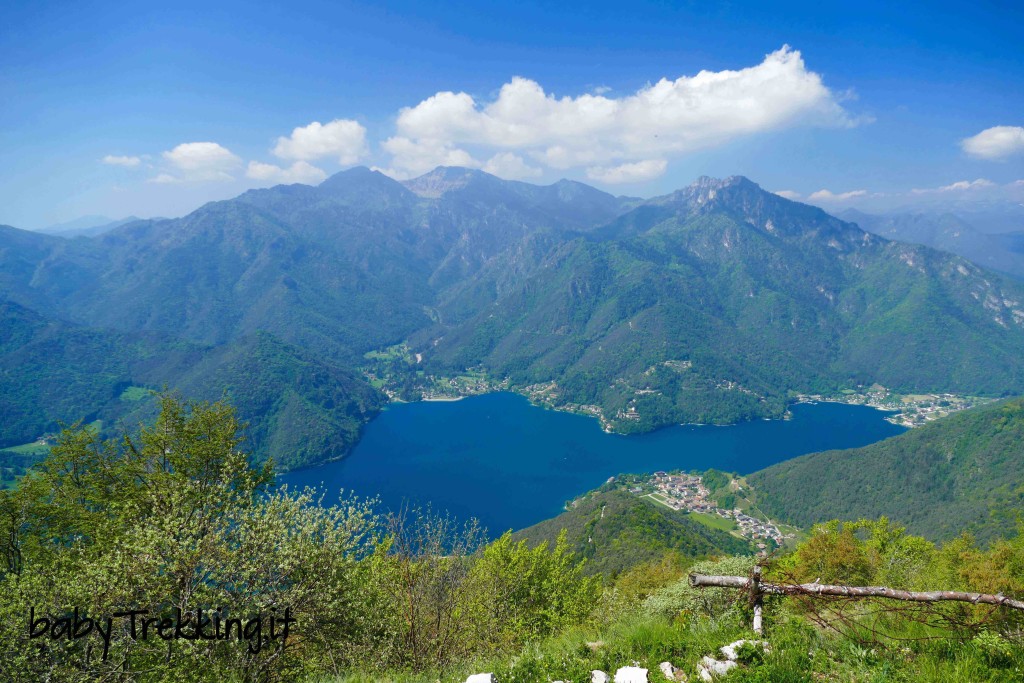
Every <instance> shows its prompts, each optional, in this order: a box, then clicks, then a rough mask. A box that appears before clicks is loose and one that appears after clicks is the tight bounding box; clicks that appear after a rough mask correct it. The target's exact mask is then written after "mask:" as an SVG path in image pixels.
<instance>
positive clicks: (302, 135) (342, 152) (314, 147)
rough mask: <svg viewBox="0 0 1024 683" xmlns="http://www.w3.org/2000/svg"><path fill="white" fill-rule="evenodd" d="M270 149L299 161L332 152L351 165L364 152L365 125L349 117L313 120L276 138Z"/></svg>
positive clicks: (278, 155) (328, 154)
mask: <svg viewBox="0 0 1024 683" xmlns="http://www.w3.org/2000/svg"><path fill="white" fill-rule="evenodd" d="M273 151H274V155H275V156H277V157H280V158H281V159H291V160H299V161H312V160H314V159H321V158H323V157H332V156H333V157H336V158H337V159H338V163H340V164H341V165H343V166H350V165H352V164H355V163H357V162H358V161H359V160H360V159H361V158H363V156H365V155H366V128H364V127H363V126H362V125H361V124H360V123H359V122H358V121H353V120H351V119H335V120H334V121H331V122H329V123H325V124H321V123H320V122H319V121H314V122H313V123H311V124H309V125H308V126H302V127H299V128H296V129H294V130H293V131H292V134H291V135H290V136H288V137H280V138H278V139H277V144H276V145H275V146H274V150H273Z"/></svg>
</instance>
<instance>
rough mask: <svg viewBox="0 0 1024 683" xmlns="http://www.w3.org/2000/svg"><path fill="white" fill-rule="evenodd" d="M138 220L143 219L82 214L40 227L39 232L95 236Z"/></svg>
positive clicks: (67, 235) (64, 235)
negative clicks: (79, 216)
mask: <svg viewBox="0 0 1024 683" xmlns="http://www.w3.org/2000/svg"><path fill="white" fill-rule="evenodd" d="M137 220H141V219H140V218H138V217H136V216H128V217H127V218H122V219H120V220H114V219H113V218H107V217H106V216H82V217H81V218H76V219H74V220H70V221H67V222H65V223H55V224H54V225H49V226H47V227H45V228H40V229H39V232H42V233H46V234H47V235H60V236H61V237H78V236H80V235H81V236H84V237H94V236H96V235H102V234H103V233H105V232H110V231H111V230H113V229H114V228H119V227H121V226H122V225H125V224H127V223H131V222H133V221H137Z"/></svg>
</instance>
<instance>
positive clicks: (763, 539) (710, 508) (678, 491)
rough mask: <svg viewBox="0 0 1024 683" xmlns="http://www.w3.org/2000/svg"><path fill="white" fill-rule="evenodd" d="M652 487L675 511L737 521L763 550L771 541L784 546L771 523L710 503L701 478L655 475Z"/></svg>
mask: <svg viewBox="0 0 1024 683" xmlns="http://www.w3.org/2000/svg"><path fill="white" fill-rule="evenodd" d="M653 484H654V487H655V489H657V491H658V493H659V494H660V497H659V500H661V501H662V502H663V503H665V505H668V506H669V507H671V508H673V509H675V510H684V511H686V512H703V513H705V514H715V515H718V516H720V517H725V518H726V519H732V520H735V521H736V526H737V527H739V532H740V533H741V534H742V535H743V536H744V538H749V539H751V540H753V541H755V542H757V544H758V548H760V549H762V550H764V549H765V548H767V546H768V542H769V541H771V542H772V543H774V544H775V545H777V546H781V545H782V541H783V535H782V532H781V531H779V528H778V527H777V526H775V525H774V524H772V523H771V522H765V521H763V520H760V519H756V518H754V517H751V516H750V515H748V514H746V513H745V512H743V511H742V510H740V509H739V508H735V509H733V510H726V509H723V508H720V507H718V501H716V500H712V499H711V492H710V491H708V488H707V486H705V485H704V479H703V477H701V476H700V475H699V474H668V473H667V472H655V473H654V478H653Z"/></svg>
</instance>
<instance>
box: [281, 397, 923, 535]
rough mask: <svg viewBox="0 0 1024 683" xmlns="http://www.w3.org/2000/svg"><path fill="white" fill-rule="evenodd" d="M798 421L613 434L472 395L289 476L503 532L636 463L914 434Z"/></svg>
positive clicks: (663, 465)
mask: <svg viewBox="0 0 1024 683" xmlns="http://www.w3.org/2000/svg"><path fill="white" fill-rule="evenodd" d="M792 412H793V416H792V419H790V420H755V421H750V422H744V423H740V424H736V425H729V426H720V427H718V428H716V429H708V428H707V427H704V426H681V425H680V426H673V427H666V428H663V429H659V430H656V431H654V432H649V433H646V434H638V435H632V436H623V435H618V434H607V433H605V432H603V431H602V430H601V429H600V428H599V426H598V424H597V423H596V422H595V421H594V420H593V419H592V418H589V417H586V416H583V415H576V414H571V413H566V412H561V411H555V410H544V409H540V408H538V407H536V406H534V405H532V404H531V403H530V402H529V401H528V400H527V399H526V398H525V397H523V396H521V395H519V394H515V393H511V392H496V393H489V394H485V395H481V396H474V397H469V398H466V399H464V400H461V401H416V402H412V403H395V404H393V405H392V406H391V407H390V408H389V409H388V410H386V411H384V412H383V413H382V414H381V415H379V416H378V417H377V418H376V419H375V420H373V421H372V422H371V423H370V424H369V425H368V426H367V428H366V431H365V433H364V435H363V438H362V439H361V440H360V442H359V443H358V444H357V445H356V447H355V449H354V450H353V452H352V453H350V454H349V455H348V456H347V457H345V458H343V459H342V460H339V461H335V462H332V463H328V464H325V465H321V466H318V467H311V468H307V469H303V470H298V471H294V472H288V473H286V474H283V475H281V477H280V479H279V481H281V482H282V483H288V484H289V485H291V486H293V487H295V486H299V487H301V486H304V485H312V486H317V487H321V488H322V490H324V491H325V492H326V494H327V495H326V496H325V499H324V503H325V504H330V503H332V502H334V500H336V494H337V492H338V491H339V490H340V489H345V490H346V491H349V492H352V493H355V494H357V495H359V496H364V497H375V496H376V497H379V498H380V502H381V505H382V506H383V507H385V508H390V509H395V510H397V509H399V508H400V507H401V506H402V505H403V503H410V504H414V505H415V504H420V505H428V504H430V505H433V507H434V508H435V509H437V510H439V511H449V512H451V513H452V514H453V515H455V516H456V517H458V518H459V519H468V518H470V517H477V518H479V519H480V521H481V523H482V524H483V525H484V526H486V527H487V528H488V529H490V531H491V533H492V535H493V534H497V533H501V532H502V531H504V530H506V529H520V528H524V527H526V526H529V525H531V524H534V523H536V522H539V521H541V520H543V519H547V518H549V517H553V516H555V515H557V514H558V513H559V511H561V510H562V509H563V507H564V505H565V501H567V500H570V499H572V498H574V497H576V496H578V495H579V494H581V493H583V492H584V491H588V490H591V489H594V488H597V487H598V486H600V485H602V484H603V483H604V482H606V481H607V479H608V478H609V477H612V476H616V475H619V474H621V473H626V472H636V473H641V472H646V473H650V472H655V471H659V470H664V471H672V470H683V471H695V470H706V469H708V468H712V467H713V468H716V469H719V470H722V471H727V472H736V473H738V474H741V475H742V474H747V473H750V472H753V471H755V470H758V469H762V468H764V467H767V466H769V465H772V464H775V463H777V462H781V461H783V460H787V459H789V458H793V457H797V456H799V455H803V454H806V453H810V452H814V451H821V450H829V449H834V448H851V447H855V446H863V445H867V444H869V443H873V442H875V441H879V440H881V439H884V438H886V437H889V436H894V435H896V434H899V433H902V432H903V431H905V428H904V427H900V426H898V425H894V424H892V423H890V422H888V421H886V420H885V417H886V416H887V415H886V413H883V412H880V411H877V410H875V409H869V408H868V407H866V406H854V405H842V404H836V403H821V404H817V405H812V404H799V405H794V406H793V407H792Z"/></svg>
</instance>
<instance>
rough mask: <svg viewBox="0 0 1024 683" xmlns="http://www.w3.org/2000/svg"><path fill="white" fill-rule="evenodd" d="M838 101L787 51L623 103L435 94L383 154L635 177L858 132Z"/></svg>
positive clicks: (403, 117)
mask: <svg viewBox="0 0 1024 683" xmlns="http://www.w3.org/2000/svg"><path fill="white" fill-rule="evenodd" d="M839 99H840V97H839V96H838V95H836V94H835V93H833V92H832V91H831V90H829V89H828V88H827V87H826V86H825V85H824V83H823V82H822V79H821V76H819V75H818V74H817V73H814V72H813V71H809V70H808V69H807V68H806V66H805V64H804V61H803V58H802V57H801V55H800V53H799V52H798V51H796V50H792V49H790V48H789V47H788V46H784V47H782V48H781V49H780V50H777V51H775V52H773V53H771V54H769V55H767V56H766V57H765V58H764V61H762V62H761V63H760V64H757V65H755V66H751V67H748V68H745V69H740V70H735V71H731V70H726V71H717V72H715V71H701V72H700V73H698V74H696V75H693V76H681V77H679V78H676V79H674V80H669V79H666V78H663V79H661V80H660V81H658V82H657V83H654V84H649V85H647V86H645V87H643V88H641V89H639V90H638V91H636V92H635V93H633V94H630V95H627V96H623V97H619V98H614V97H607V96H606V95H605V94H604V93H602V92H597V91H595V92H592V93H586V94H583V95H579V96H578V97H560V98H559V97H556V96H555V95H553V94H551V93H548V92H545V90H544V89H543V88H542V87H541V85H540V84H539V83H537V82H536V81H532V80H530V79H527V78H521V77H515V78H513V79H512V80H511V81H509V82H508V83H506V84H504V85H503V86H502V87H501V90H500V92H499V93H498V96H497V98H496V99H494V100H493V101H490V102H478V101H477V100H476V99H474V98H473V97H472V96H471V95H469V94H467V93H464V92H459V93H456V92H438V93H436V94H435V95H433V96H431V97H429V98H427V99H425V100H423V101H422V102H420V103H419V104H417V105H415V106H413V107H406V108H404V109H402V110H401V111H400V112H399V115H398V119H397V126H396V131H395V132H396V134H395V135H394V136H393V137H391V138H389V139H388V140H386V141H385V142H384V143H383V145H382V147H383V149H384V151H385V152H387V153H389V154H391V156H392V162H391V166H392V168H391V169H389V170H390V171H391V172H392V173H394V174H399V175H400V174H406V175H411V174H416V173H422V172H424V171H427V170H430V169H431V168H433V167H434V166H439V165H452V164H453V163H458V164H459V165H476V166H477V167H480V166H481V165H482V164H480V163H479V162H477V161H476V160H475V158H474V156H473V154H479V153H481V152H480V151H478V150H481V151H483V154H484V155H486V156H490V155H491V154H493V153H494V152H503V151H505V152H515V153H518V154H519V155H525V156H527V157H529V158H531V159H533V160H534V161H536V162H538V163H541V164H543V165H545V166H547V167H549V168H553V169H558V170H564V169H568V168H573V167H576V168H580V167H582V168H591V169H594V173H595V174H597V175H599V176H601V175H606V176H607V177H609V178H611V179H617V178H626V177H628V176H630V175H633V176H636V177H639V176H643V175H645V174H647V175H650V174H652V173H654V171H655V170H656V169H657V167H658V165H659V164H661V163H664V160H665V159H666V158H667V157H668V156H671V155H680V154H685V153H687V152H690V151H693V150H697V149H701V148H707V147H712V146H715V145H719V144H722V143H724V142H727V141H730V140H733V139H735V138H737V137H740V136H744V135H750V134H754V133H759V132H763V131H768V130H774V129H779V128H784V127H787V126H793V125H798V124H813V125H827V126H852V125H856V124H857V123H858V122H859V121H858V120H857V119H855V118H853V117H851V116H850V115H849V114H848V113H847V112H846V111H845V110H844V109H843V107H842V106H840V104H839ZM630 165H635V166H630ZM615 169H619V170H618V171H615ZM592 177H593V176H592ZM621 182H626V181H621Z"/></svg>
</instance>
